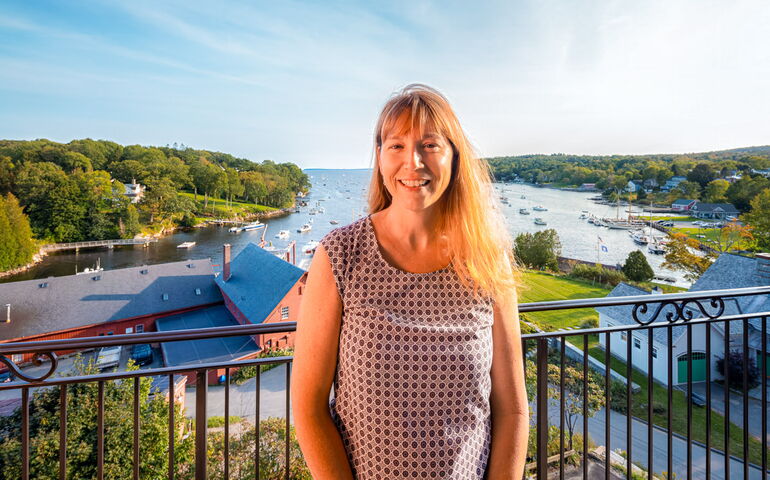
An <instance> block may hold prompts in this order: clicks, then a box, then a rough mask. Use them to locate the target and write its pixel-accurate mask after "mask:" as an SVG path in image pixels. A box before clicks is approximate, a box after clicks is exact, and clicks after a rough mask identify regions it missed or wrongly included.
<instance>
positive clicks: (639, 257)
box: [622, 250, 655, 282]
mask: <svg viewBox="0 0 770 480" xmlns="http://www.w3.org/2000/svg"><path fill="white" fill-rule="evenodd" d="M622 271H623V273H624V274H625V275H626V277H627V278H628V279H629V280H633V281H635V282H647V281H650V280H652V277H653V276H655V273H654V272H653V271H652V267H651V266H650V264H649V263H648V262H647V257H645V256H644V254H643V253H642V252H641V251H639V250H634V251H633V252H631V253H629V254H628V257H626V263H624V264H623V268H622Z"/></svg>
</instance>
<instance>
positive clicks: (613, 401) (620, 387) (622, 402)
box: [610, 380, 628, 414]
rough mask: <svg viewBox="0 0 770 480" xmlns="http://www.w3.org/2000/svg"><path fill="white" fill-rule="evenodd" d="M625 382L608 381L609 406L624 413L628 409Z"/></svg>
mask: <svg viewBox="0 0 770 480" xmlns="http://www.w3.org/2000/svg"><path fill="white" fill-rule="evenodd" d="M626 393H627V392H626V384H625V383H623V382H619V381H617V380H612V381H611V382H610V408H611V409H612V410H615V411H616V412H620V413H623V414H625V413H626V412H627V411H628V402H627V398H628V397H627V396H626Z"/></svg>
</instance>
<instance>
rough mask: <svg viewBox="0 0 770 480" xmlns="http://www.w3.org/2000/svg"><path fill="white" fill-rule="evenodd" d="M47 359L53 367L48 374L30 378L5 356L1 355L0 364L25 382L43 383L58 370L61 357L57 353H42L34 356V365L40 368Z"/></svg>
mask: <svg viewBox="0 0 770 480" xmlns="http://www.w3.org/2000/svg"><path fill="white" fill-rule="evenodd" d="M43 357H46V358H47V359H48V360H49V361H50V362H51V367H50V368H49V369H48V371H47V372H45V373H43V374H42V375H39V376H30V375H25V374H23V373H22V372H21V370H20V369H19V366H18V365H16V363H14V362H13V361H12V360H10V359H9V358H8V357H6V356H5V355H0V363H3V364H5V366H7V367H8V368H9V369H10V370H11V372H13V375H14V376H16V377H18V378H20V379H22V380H24V381H25V382H42V381H43V380H45V379H46V378H48V377H50V376H51V375H53V373H54V372H55V371H56V368H57V367H58V366H59V357H58V356H57V355H56V353H55V352H42V353H36V354H34V355H33V356H32V365H35V366H36V367H39V366H40V365H42V364H43V362H45V361H46V358H43Z"/></svg>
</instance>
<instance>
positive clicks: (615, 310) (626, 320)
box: [596, 282, 687, 345]
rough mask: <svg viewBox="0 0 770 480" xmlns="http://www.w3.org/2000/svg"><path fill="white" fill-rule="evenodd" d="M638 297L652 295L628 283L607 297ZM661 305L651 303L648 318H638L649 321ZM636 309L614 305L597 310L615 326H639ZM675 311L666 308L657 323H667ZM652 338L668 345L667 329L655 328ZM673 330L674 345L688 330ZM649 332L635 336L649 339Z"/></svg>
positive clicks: (642, 331) (642, 332) (614, 289)
mask: <svg viewBox="0 0 770 480" xmlns="http://www.w3.org/2000/svg"><path fill="white" fill-rule="evenodd" d="M636 295H650V292H648V291H647V290H644V289H641V288H639V287H635V286H633V285H629V284H627V283H623V282H621V283H619V284H618V285H617V286H616V287H615V288H613V289H612V291H611V292H610V293H609V294H608V295H607V297H631V296H636ZM658 305H660V304H659V303H650V304H648V305H647V314H646V316H645V315H644V314H641V313H639V314H638V316H639V317H640V318H642V319H647V318H648V316H649V315H652V314H653V313H654V312H655V310H656V309H657V308H658ZM633 309H634V306H633V305H614V306H611V307H599V308H597V309H596V311H598V312H599V313H601V314H603V315H606V316H608V317H610V318H611V319H612V322H613V324H614V325H615V326H618V325H639V324H638V323H637V322H636V321H635V320H634V319H633V315H632V311H633ZM669 309H673V307H664V308H663V310H661V312H660V313H659V314H658V317H657V319H656V320H655V321H656V322H664V321H665V315H666V313H668V312H669V311H670V310H669ZM652 330H653V334H652V338H653V339H654V340H655V341H656V342H658V343H661V344H663V345H665V344H666V343H667V330H668V329H667V328H654V329H652ZM671 330H672V340H673V341H674V343H676V341H677V340H678V339H679V337H681V336H682V334H684V333H685V332H686V330H687V329H686V328H685V327H682V326H676V327H674V328H672V329H671ZM648 331H649V330H639V331H637V332H634V336H637V337H641V338H647V332H648Z"/></svg>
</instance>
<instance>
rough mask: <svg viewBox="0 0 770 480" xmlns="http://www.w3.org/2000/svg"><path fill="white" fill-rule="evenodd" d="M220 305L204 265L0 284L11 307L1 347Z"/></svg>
mask: <svg viewBox="0 0 770 480" xmlns="http://www.w3.org/2000/svg"><path fill="white" fill-rule="evenodd" d="M196 289H200V295H198V294H196V291H195V290H196ZM163 294H168V300H163ZM222 300H223V299H222V294H221V292H220V291H219V289H218V288H217V286H216V284H215V283H214V272H213V268H212V265H211V261H210V260H208V259H204V260H187V261H183V262H172V263H161V264H157V265H145V266H141V267H132V268H122V269H116V270H105V271H102V272H97V273H90V274H80V275H68V276H63V277H50V278H46V279H37V280H26V281H23V282H11V283H3V284H0V305H5V304H6V303H10V304H11V323H0V341H2V340H10V339H16V338H23V337H29V336H33V335H39V334H44V333H49V332H56V331H61V330H69V329H72V328H77V327H83V326H86V325H92V324H98V323H104V322H110V321H114V320H121V319H125V318H131V317H138V316H143V315H149V314H156V313H162V312H169V311H173V310H178V309H181V308H189V307H195V306H200V305H206V304H211V303H216V302H221V301H222ZM3 310H4V309H3ZM2 315H3V317H4V316H5V311H3V312H2Z"/></svg>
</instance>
